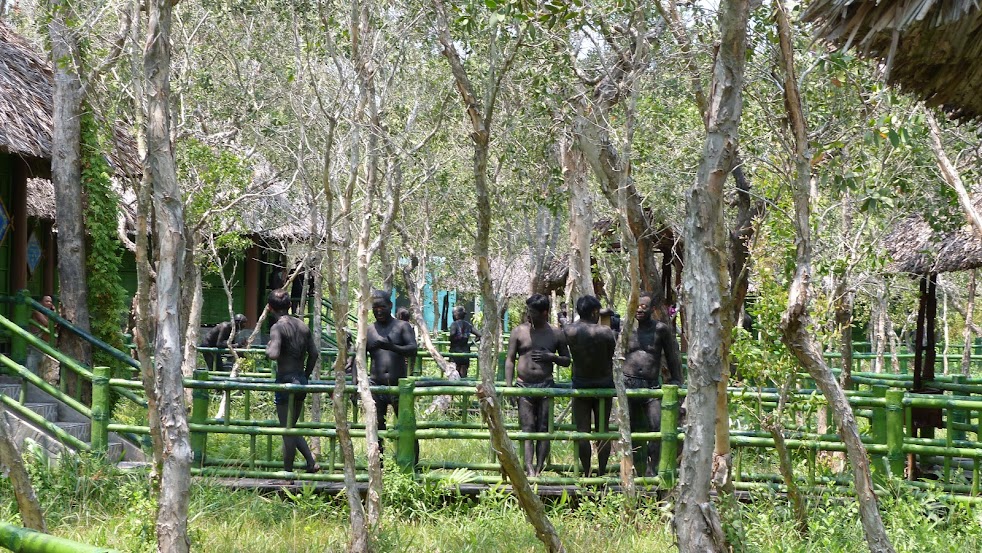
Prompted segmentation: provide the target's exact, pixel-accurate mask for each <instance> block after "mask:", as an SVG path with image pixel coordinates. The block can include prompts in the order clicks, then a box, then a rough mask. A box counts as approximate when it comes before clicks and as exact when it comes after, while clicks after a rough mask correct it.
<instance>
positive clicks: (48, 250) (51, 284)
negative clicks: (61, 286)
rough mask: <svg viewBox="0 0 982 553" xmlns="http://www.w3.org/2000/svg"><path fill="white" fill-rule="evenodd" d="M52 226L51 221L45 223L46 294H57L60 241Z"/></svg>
mask: <svg viewBox="0 0 982 553" xmlns="http://www.w3.org/2000/svg"><path fill="white" fill-rule="evenodd" d="M51 227H52V224H51V223H50V222H45V223H44V226H43V228H44V274H43V275H42V279H43V282H42V285H41V293H42V294H44V295H46V296H54V295H55V272H56V271H57V270H58V254H57V251H58V250H57V246H58V243H57V241H56V240H55V235H54V232H52V230H51Z"/></svg>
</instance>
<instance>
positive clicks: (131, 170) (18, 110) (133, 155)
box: [0, 21, 141, 176]
mask: <svg viewBox="0 0 982 553" xmlns="http://www.w3.org/2000/svg"><path fill="white" fill-rule="evenodd" d="M53 79H54V76H53V74H52V72H51V66H50V65H49V64H48V62H47V60H46V59H45V58H44V57H43V56H42V55H40V54H38V53H37V52H36V51H34V49H33V48H31V46H30V44H28V42H27V41H26V40H25V39H24V38H23V37H21V36H20V35H18V34H17V33H15V32H14V31H13V30H12V29H11V28H10V27H9V26H8V25H7V24H6V23H4V22H3V21H0V153H6V154H12V155H17V156H22V157H30V158H38V159H44V160H50V159H51V133H52V130H53V128H54V123H53V108H54V101H53V99H52V93H53V88H54V80H53ZM112 132H113V142H114V146H115V148H113V150H112V151H110V152H107V154H106V158H107V159H108V161H109V164H110V165H111V166H112V167H113V169H114V171H115V172H116V174H117V175H121V176H122V175H137V174H139V173H140V171H141V168H140V165H141V164H140V160H139V157H138V155H137V152H136V147H135V144H134V142H133V139H132V137H130V136H129V135H128V133H127V132H126V131H125V129H124V128H123V126H122V125H118V124H117V125H114V126H113V129H112Z"/></svg>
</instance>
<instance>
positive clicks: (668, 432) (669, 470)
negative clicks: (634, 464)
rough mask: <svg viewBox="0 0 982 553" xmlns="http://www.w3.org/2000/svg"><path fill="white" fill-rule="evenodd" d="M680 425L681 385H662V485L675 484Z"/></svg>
mask: <svg viewBox="0 0 982 553" xmlns="http://www.w3.org/2000/svg"><path fill="white" fill-rule="evenodd" d="M678 425H679V387H678V386H674V385H671V384H666V385H664V386H662V398H661V429H660V430H661V459H659V462H658V475H659V476H660V477H661V483H662V486H664V487H665V488H668V489H670V488H672V487H674V486H675V475H676V467H675V459H676V457H678V451H679V445H678Z"/></svg>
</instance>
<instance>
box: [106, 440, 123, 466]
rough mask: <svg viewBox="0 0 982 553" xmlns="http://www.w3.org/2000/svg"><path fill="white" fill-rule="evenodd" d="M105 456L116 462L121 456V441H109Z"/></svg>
mask: <svg viewBox="0 0 982 553" xmlns="http://www.w3.org/2000/svg"><path fill="white" fill-rule="evenodd" d="M106 457H108V458H109V460H110V461H112V462H114V463H115V462H117V461H119V460H120V459H122V458H123V443H122V442H109V448H108V450H107V451H106Z"/></svg>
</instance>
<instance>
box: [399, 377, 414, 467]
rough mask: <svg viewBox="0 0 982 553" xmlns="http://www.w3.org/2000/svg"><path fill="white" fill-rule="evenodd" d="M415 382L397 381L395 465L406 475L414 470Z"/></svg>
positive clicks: (403, 379) (408, 379) (407, 379)
mask: <svg viewBox="0 0 982 553" xmlns="http://www.w3.org/2000/svg"><path fill="white" fill-rule="evenodd" d="M415 389H416V381H415V380H413V379H412V378H400V379H399V413H398V417H399V418H398V421H396V427H397V428H398V429H399V441H398V444H397V445H396V464H397V465H399V468H400V469H402V471H403V472H406V473H414V472H415V470H416V396H415V394H414V393H413V392H414V390H415Z"/></svg>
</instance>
